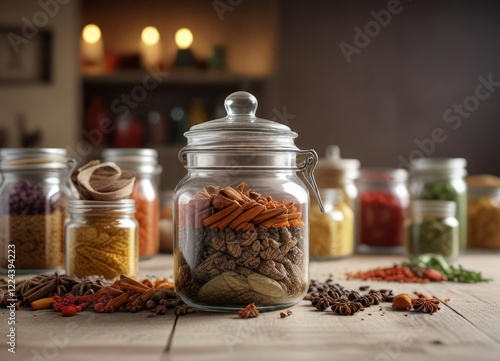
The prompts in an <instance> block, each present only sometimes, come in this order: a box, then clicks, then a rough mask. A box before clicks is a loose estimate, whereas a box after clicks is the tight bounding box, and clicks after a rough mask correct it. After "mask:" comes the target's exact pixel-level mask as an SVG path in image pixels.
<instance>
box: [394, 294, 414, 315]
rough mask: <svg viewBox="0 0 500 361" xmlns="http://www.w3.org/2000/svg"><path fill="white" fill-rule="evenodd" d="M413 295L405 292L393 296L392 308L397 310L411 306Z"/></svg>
mask: <svg viewBox="0 0 500 361" xmlns="http://www.w3.org/2000/svg"><path fill="white" fill-rule="evenodd" d="M413 298H414V297H413V296H412V295H410V294H407V293H401V294H399V295H396V296H394V299H393V300H392V308H393V309H395V310H398V311H408V310H411V308H412V300H413Z"/></svg>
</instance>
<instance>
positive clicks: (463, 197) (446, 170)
mask: <svg viewBox="0 0 500 361" xmlns="http://www.w3.org/2000/svg"><path fill="white" fill-rule="evenodd" d="M466 166H467V161H466V160H465V159H463V158H419V159H415V160H414V161H412V163H411V180H410V193H411V198H412V200H417V199H421V200H444V201H453V202H455V204H456V217H457V219H458V222H459V245H460V249H464V248H465V247H466V245H467V184H466V182H465V176H466V175H467V171H466V169H465V167H466Z"/></svg>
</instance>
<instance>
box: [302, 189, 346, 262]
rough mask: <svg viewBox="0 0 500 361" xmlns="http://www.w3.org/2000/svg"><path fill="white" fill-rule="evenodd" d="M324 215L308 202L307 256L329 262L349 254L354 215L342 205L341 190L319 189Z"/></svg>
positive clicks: (316, 205)
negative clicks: (309, 205) (308, 232)
mask: <svg viewBox="0 0 500 361" xmlns="http://www.w3.org/2000/svg"><path fill="white" fill-rule="evenodd" d="M320 194H321V200H322V201H323V206H324V208H325V212H321V211H320V209H319V207H318V204H317V202H316V201H315V200H314V199H311V216H310V222H309V227H310V234H309V239H310V241H309V255H310V256H311V257H312V258H314V259H332V258H339V257H345V256H349V255H351V254H352V252H353V249H354V215H353V211H352V209H351V207H350V206H349V205H348V204H347V203H346V202H345V193H344V192H343V190H342V189H322V190H320Z"/></svg>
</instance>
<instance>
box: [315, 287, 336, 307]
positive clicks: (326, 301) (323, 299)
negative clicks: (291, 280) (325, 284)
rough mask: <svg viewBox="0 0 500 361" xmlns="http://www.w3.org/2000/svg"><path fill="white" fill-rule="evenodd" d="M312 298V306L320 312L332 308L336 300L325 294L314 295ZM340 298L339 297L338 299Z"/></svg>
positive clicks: (317, 293)
mask: <svg viewBox="0 0 500 361" xmlns="http://www.w3.org/2000/svg"><path fill="white" fill-rule="evenodd" d="M311 296H312V298H311V304H312V305H313V306H314V307H316V308H317V309H318V310H320V311H324V310H326V309H327V308H328V307H331V305H332V304H333V302H334V301H335V299H334V298H333V297H331V296H330V295H329V294H328V293H325V292H316V293H313V294H312V295H311ZM337 298H338V297H337Z"/></svg>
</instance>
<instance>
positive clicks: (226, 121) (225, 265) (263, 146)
mask: <svg viewBox="0 0 500 361" xmlns="http://www.w3.org/2000/svg"><path fill="white" fill-rule="evenodd" d="M225 107H226V110H227V116H226V117H225V118H222V119H217V120H212V121H209V122H205V123H202V124H199V125H195V126H193V127H192V128H191V129H190V130H189V131H188V132H187V133H186V137H187V140H188V143H187V146H186V147H184V148H183V149H182V150H181V152H180V155H179V156H180V159H181V162H182V163H183V164H184V166H185V168H186V169H187V172H188V173H187V175H186V177H185V178H184V179H183V180H182V181H181V182H180V183H179V184H178V185H177V188H176V190H175V194H174V229H175V231H174V262H175V266H174V267H175V271H174V272H175V287H176V290H177V292H178V293H179V295H180V296H181V298H182V299H183V301H184V302H186V303H187V304H189V305H191V306H193V307H196V308H200V309H205V310H214V311H232V310H235V309H240V308H242V307H245V306H246V305H248V304H249V303H254V304H255V305H256V306H257V307H258V308H259V309H260V310H273V309H279V308H286V307H289V306H291V305H293V304H296V303H297V302H299V301H300V300H302V298H303V297H304V295H305V293H306V291H307V288H308V283H309V278H308V277H309V276H308V275H309V270H308V266H309V193H308V190H307V187H306V185H305V184H304V182H303V181H305V182H306V183H309V185H310V187H311V189H312V190H313V191H314V192H315V194H316V195H317V196H318V198H319V194H318V189H317V187H316V182H315V180H314V177H313V174H312V172H313V170H314V167H315V165H316V162H317V159H318V158H317V155H316V153H315V152H314V151H313V150H307V151H302V150H299V149H298V148H297V147H296V146H295V143H294V139H295V138H296V137H297V133H295V132H293V131H291V130H290V128H289V127H287V126H285V125H283V124H279V123H276V122H273V121H269V120H264V119H259V118H257V117H256V116H255V111H256V109H257V99H256V98H255V97H254V96H253V95H251V94H249V93H246V92H236V93H233V94H231V95H230V96H228V97H227V98H226V101H225ZM319 206H320V207H322V203H321V201H319Z"/></svg>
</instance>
